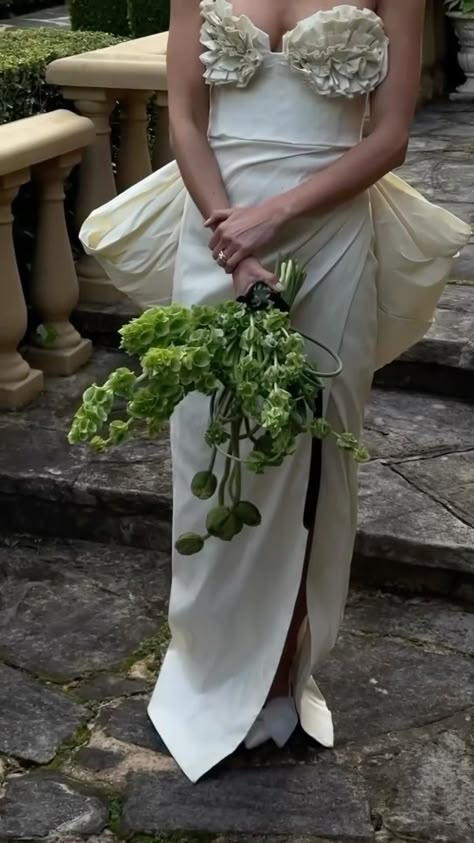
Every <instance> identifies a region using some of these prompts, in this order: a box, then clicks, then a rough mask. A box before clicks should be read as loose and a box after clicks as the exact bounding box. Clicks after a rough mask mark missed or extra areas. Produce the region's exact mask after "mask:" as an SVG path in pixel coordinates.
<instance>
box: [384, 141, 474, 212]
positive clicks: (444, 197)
mask: <svg viewBox="0 0 474 843" xmlns="http://www.w3.org/2000/svg"><path fill="white" fill-rule="evenodd" d="M398 175H400V176H401V177H402V178H404V179H406V181H408V182H409V183H410V184H411V185H412V187H415V188H416V189H417V190H419V191H420V192H422V193H423V195H424V196H425V197H426V199H429V200H430V201H432V202H437V201H439V202H472V195H473V188H474V163H473V162H472V152H471V151H470V150H469V149H467V148H466V149H464V148H463V147H462V146H461V147H458V148H454V149H449V148H448V149H445V150H443V151H442V152H437V151H433V152H428V153H426V152H417V151H416V152H415V151H413V152H409V154H408V156H407V160H406V162H405V164H404V165H403V167H400V169H399V170H398Z"/></svg>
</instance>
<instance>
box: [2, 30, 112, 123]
mask: <svg viewBox="0 0 474 843" xmlns="http://www.w3.org/2000/svg"><path fill="white" fill-rule="evenodd" d="M120 40H122V39H120V38H114V37H113V36H111V35H107V34H105V33H104V32H87V33H86V32H61V31H58V30H54V29H7V30H5V31H4V32H0V123H8V122H10V121H11V120H19V119H20V118H22V117H30V116H31V115H32V114H38V113H39V112H42V111H51V110H52V109H54V108H60V107H61V106H62V107H64V103H63V100H62V94H61V91H60V89H59V88H57V87H55V86H52V85H47V84H46V82H45V73H46V68H47V66H48V64H49V63H50V62H52V61H54V60H55V59H59V58H64V57H65V56H73V55H77V54H78V53H85V52H88V51H89V50H97V49H99V48H101V47H108V46H110V45H111V44H117V43H119V42H120Z"/></svg>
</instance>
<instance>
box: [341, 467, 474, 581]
mask: <svg viewBox="0 0 474 843" xmlns="http://www.w3.org/2000/svg"><path fill="white" fill-rule="evenodd" d="M404 465H405V464H404ZM398 468H399V466H398V464H397V469H398ZM359 502H360V526H359V533H358V537H357V541H356V551H357V553H358V554H359V555H360V556H362V557H367V558H371V557H372V558H379V559H392V560H396V561H398V562H404V563H406V564H408V565H422V566H424V567H427V568H430V567H434V568H443V569H447V570H449V569H454V570H457V571H465V572H466V573H471V574H472V573H473V572H474V528H473V527H471V526H469V525H468V524H466V523H465V522H464V521H463V520H461V519H459V518H458V517H457V516H456V515H455V514H453V513H452V512H451V511H450V510H449V509H447V508H446V507H445V506H443V504H442V503H439V502H438V501H436V500H433V499H432V497H431V496H430V495H427V494H425V493H424V492H422V491H420V490H419V489H418V488H417V487H416V486H413V485H412V484H410V483H409V482H408V481H407V480H405V479H404V478H403V477H401V476H400V474H399V473H398V472H397V471H394V470H393V469H392V468H391V467H390V466H387V465H382V464H381V463H378V462H375V463H372V464H369V465H367V466H364V467H363V468H362V471H361V473H360V495H359Z"/></svg>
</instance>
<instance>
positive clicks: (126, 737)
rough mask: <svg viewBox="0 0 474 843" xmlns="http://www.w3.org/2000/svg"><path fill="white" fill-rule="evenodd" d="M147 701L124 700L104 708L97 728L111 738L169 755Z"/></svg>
mask: <svg viewBox="0 0 474 843" xmlns="http://www.w3.org/2000/svg"><path fill="white" fill-rule="evenodd" d="M147 704H148V700H147V699H136V700H135V699H133V700H124V701H123V702H121V703H119V705H117V706H115V705H110V706H105V707H104V708H102V710H101V712H100V715H99V718H98V721H97V726H98V727H99V728H100V729H102V731H103V732H104V733H105V734H106V735H109V736H110V737H113V738H116V739H117V740H119V741H123V742H124V743H132V744H135V745H136V746H141V747H143V748H144V749H152V750H154V751H155V752H161V753H164V754H165V755H167V754H169V753H168V750H167V749H166V746H165V745H164V743H163V741H162V740H161V738H160V737H159V735H158V734H157V732H156V729H155V728H154V727H153V725H152V723H151V721H150V719H149V717H148V715H147Z"/></svg>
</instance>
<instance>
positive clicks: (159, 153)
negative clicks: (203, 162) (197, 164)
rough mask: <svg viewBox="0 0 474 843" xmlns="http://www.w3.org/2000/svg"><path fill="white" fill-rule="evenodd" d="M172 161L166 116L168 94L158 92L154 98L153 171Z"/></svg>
mask: <svg viewBox="0 0 474 843" xmlns="http://www.w3.org/2000/svg"><path fill="white" fill-rule="evenodd" d="M172 160H173V152H172V149H171V142H170V123H169V115H168V94H167V93H166V92H165V91H160V92H159V93H158V94H157V97H156V125H155V143H154V147H153V162H152V164H153V170H159V168H160V167H163V166H164V164H168V162H169V161H172Z"/></svg>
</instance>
